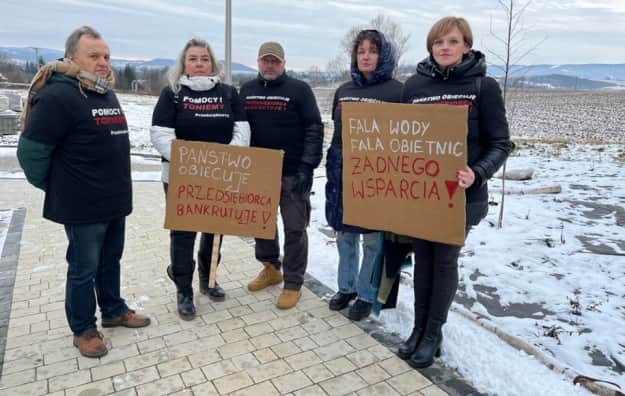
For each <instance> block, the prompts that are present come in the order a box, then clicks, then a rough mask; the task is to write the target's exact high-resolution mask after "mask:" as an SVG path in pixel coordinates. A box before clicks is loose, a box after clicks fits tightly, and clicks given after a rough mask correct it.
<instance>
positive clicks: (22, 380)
mask: <svg viewBox="0 0 625 396" xmlns="http://www.w3.org/2000/svg"><path fill="white" fill-rule="evenodd" d="M34 381H35V369H28V370H24V371H19V372H17V373H13V374H5V375H2V378H1V379H0V390H1V389H5V388H11V387H15V386H18V385H22V384H26V383H28V382H34ZM0 393H1V392H0Z"/></svg>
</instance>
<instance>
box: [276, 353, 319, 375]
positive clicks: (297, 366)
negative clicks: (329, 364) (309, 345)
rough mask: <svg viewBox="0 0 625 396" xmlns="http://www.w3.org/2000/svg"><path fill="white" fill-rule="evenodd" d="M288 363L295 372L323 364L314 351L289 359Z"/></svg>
mask: <svg viewBox="0 0 625 396" xmlns="http://www.w3.org/2000/svg"><path fill="white" fill-rule="evenodd" d="M285 360H286V362H287V363H288V364H289V365H290V366H291V367H292V368H293V370H301V369H303V368H306V367H310V366H314V365H315V364H319V363H321V359H319V357H318V356H317V354H316V353H314V352H313V351H306V352H301V353H298V354H295V355H292V356H289V357H287V358H286V359H285Z"/></svg>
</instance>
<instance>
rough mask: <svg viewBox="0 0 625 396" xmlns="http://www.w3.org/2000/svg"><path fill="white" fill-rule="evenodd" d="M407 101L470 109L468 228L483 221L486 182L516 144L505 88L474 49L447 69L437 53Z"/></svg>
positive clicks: (411, 84) (420, 69) (413, 80)
mask: <svg viewBox="0 0 625 396" xmlns="http://www.w3.org/2000/svg"><path fill="white" fill-rule="evenodd" d="M402 102H403V103H418V104H421V103H439V104H450V105H467V106H468V107H469V120H468V136H467V149H468V153H467V154H468V165H469V167H470V168H471V169H472V170H473V172H474V173H475V182H474V183H473V185H472V186H471V187H470V188H468V189H467V190H466V199H467V226H472V225H475V224H477V223H478V222H479V221H480V220H481V219H482V218H483V217H484V216H485V215H486V212H487V211H488V186H487V184H486V182H487V181H488V179H490V178H491V177H492V176H493V174H494V173H495V172H496V171H497V170H498V169H499V167H501V165H503V163H504V161H505V160H506V158H508V155H509V154H510V152H511V151H512V149H513V148H514V144H513V143H512V142H511V141H510V132H509V130H508V122H507V120H506V109H505V106H504V103H503V98H502V96H501V90H500V89H499V84H498V83H497V81H495V80H494V79H492V78H490V77H486V60H485V57H484V55H483V54H482V53H481V52H479V51H475V50H471V51H470V52H469V53H468V54H466V55H465V56H464V58H463V60H462V62H461V63H460V64H458V65H455V66H452V67H449V68H448V69H447V70H446V71H445V72H442V71H441V70H440V69H439V67H438V65H437V64H436V62H435V61H434V59H433V58H432V57H431V56H430V57H428V58H426V59H424V60H423V61H422V62H421V63H419V65H418V66H417V72H416V74H414V75H413V76H412V77H410V78H409V79H408V80H407V81H406V83H405V85H404V91H403V93H402Z"/></svg>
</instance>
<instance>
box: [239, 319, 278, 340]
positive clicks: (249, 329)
mask: <svg viewBox="0 0 625 396" xmlns="http://www.w3.org/2000/svg"><path fill="white" fill-rule="evenodd" d="M244 331H245V332H246V333H247V334H248V335H249V336H250V337H251V338H254V337H257V336H259V335H263V334H267V333H271V332H273V327H271V326H269V324H268V323H266V322H264V323H256V324H253V325H251V326H245V328H244Z"/></svg>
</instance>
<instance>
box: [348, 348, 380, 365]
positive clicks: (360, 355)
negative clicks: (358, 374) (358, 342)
mask: <svg viewBox="0 0 625 396" xmlns="http://www.w3.org/2000/svg"><path fill="white" fill-rule="evenodd" d="M347 358H348V359H349V361H350V362H352V363H354V364H355V365H356V367H365V366H369V365H371V364H373V363H375V362H377V361H378V359H377V358H376V357H375V355H374V354H372V353H371V352H369V350H362V351H356V352H354V353H350V354H349V355H347Z"/></svg>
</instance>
